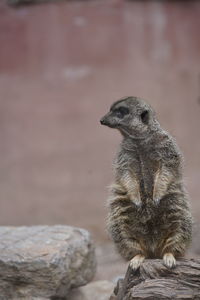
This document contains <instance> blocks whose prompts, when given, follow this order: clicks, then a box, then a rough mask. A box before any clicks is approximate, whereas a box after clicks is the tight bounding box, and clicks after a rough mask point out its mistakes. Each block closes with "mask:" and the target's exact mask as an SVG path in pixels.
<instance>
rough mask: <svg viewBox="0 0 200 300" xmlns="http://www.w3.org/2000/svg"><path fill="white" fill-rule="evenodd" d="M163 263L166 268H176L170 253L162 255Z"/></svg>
mask: <svg viewBox="0 0 200 300" xmlns="http://www.w3.org/2000/svg"><path fill="white" fill-rule="evenodd" d="M163 263H164V265H165V266H166V267H167V268H169V269H172V268H174V267H175V266H176V259H175V257H174V255H173V254H172V253H171V252H168V253H165V254H164V255H163Z"/></svg>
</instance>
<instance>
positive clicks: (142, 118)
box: [140, 110, 149, 124]
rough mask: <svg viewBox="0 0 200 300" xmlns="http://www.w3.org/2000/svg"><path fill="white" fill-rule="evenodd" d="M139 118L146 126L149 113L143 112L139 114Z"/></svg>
mask: <svg viewBox="0 0 200 300" xmlns="http://www.w3.org/2000/svg"><path fill="white" fill-rule="evenodd" d="M140 117H141V120H142V122H143V123H144V124H148V122H149V112H148V110H144V111H143V112H142V113H141V115H140Z"/></svg>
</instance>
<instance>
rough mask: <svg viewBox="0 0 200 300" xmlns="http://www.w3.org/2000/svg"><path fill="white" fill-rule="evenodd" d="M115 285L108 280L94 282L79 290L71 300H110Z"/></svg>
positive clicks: (72, 294) (73, 294) (72, 295)
mask: <svg viewBox="0 0 200 300" xmlns="http://www.w3.org/2000/svg"><path fill="white" fill-rule="evenodd" d="M113 289H114V283H112V282H110V281H107V280H99V281H94V282H91V283H89V284H87V285H86V286H83V287H81V288H78V289H76V290H74V291H72V293H71V294H70V296H69V299H70V300H108V299H109V296H110V294H111V293H112V291H113Z"/></svg>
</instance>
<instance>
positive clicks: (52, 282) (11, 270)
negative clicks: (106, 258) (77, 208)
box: [0, 225, 96, 300]
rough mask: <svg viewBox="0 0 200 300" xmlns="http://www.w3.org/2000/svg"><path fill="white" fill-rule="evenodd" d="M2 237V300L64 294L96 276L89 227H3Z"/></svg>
mask: <svg viewBox="0 0 200 300" xmlns="http://www.w3.org/2000/svg"><path fill="white" fill-rule="evenodd" d="M0 241H1V242H0V300H1V299H2V300H10V299H15V300H16V299H24V298H25V299H35V298H36V299H38V300H39V299H42V298H45V299H48V298H51V297H65V296H67V294H68V291H69V290H70V289H71V288H75V287H79V286H82V285H85V284H86V283H88V282H89V281H90V280H91V279H92V278H93V276H94V273H95V268H96V260H95V253H94V246H93V243H92V240H91V237H90V234H89V233H88V232H87V231H86V230H83V229H79V228H74V227H69V226H60V225H58V226H33V227H0ZM30 297H31V298H30Z"/></svg>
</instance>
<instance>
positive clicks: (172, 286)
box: [110, 259, 200, 300]
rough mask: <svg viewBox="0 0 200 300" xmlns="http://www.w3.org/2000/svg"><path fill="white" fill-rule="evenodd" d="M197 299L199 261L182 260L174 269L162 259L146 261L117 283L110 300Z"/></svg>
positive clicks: (199, 281) (199, 282)
mask: <svg viewBox="0 0 200 300" xmlns="http://www.w3.org/2000/svg"><path fill="white" fill-rule="evenodd" d="M150 299H152V300H161V299H163V300H164V299H165V300H166V299H174V300H175V299H177V300H178V299H179V300H180V299H187V300H189V299H191V300H197V299H200V260H198V259H195V260H194V259H191V260H186V259H181V260H178V261H177V266H176V267H175V268H174V269H170V270H169V269H167V268H166V267H165V266H164V265H163V262H162V260H159V259H155V260H153V259H151V260H150V259H147V260H145V261H144V262H143V264H142V265H141V266H140V268H139V269H138V270H136V271H133V270H132V269H131V268H130V267H128V269H127V272H126V275H125V278H124V279H123V280H122V279H120V280H119V281H118V284H117V286H116V287H115V289H114V292H113V294H112V295H111V297H110V300H150Z"/></svg>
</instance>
